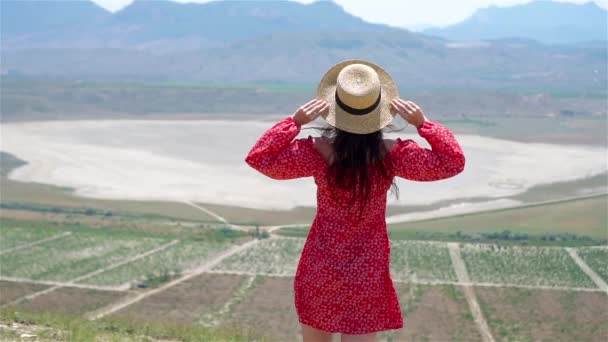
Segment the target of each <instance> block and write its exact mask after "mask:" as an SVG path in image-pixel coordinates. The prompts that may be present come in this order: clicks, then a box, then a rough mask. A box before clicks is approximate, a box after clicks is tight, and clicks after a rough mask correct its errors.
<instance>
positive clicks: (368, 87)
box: [336, 63, 380, 109]
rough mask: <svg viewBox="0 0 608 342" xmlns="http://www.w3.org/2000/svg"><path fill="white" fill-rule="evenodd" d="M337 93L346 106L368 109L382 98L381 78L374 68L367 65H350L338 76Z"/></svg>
mask: <svg viewBox="0 0 608 342" xmlns="http://www.w3.org/2000/svg"><path fill="white" fill-rule="evenodd" d="M336 92H337V95H338V97H339V98H340V100H341V101H342V102H344V103H345V104H346V105H348V106H350V107H352V108H356V109H364V108H368V107H370V106H372V105H373V104H374V103H375V102H376V101H377V100H378V96H380V78H379V77H378V73H376V71H375V70H374V69H373V68H371V67H369V66H367V65H365V64H358V63H355V64H350V65H348V66H345V67H344V68H343V69H342V70H341V71H340V73H339V74H338V78H337V80H336Z"/></svg>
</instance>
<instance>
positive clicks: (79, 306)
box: [16, 287, 128, 315]
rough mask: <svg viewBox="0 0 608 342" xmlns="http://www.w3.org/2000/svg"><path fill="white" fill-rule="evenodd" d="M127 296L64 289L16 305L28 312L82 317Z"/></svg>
mask: <svg viewBox="0 0 608 342" xmlns="http://www.w3.org/2000/svg"><path fill="white" fill-rule="evenodd" d="M127 295H128V294H127V293H126V292H123V291H103V290H94V289H83V288H77V287H62V288H59V289H56V290H54V291H52V292H49V293H45V294H43V295H40V296H37V297H34V298H32V299H26V300H24V301H23V302H21V303H18V304H16V305H17V307H18V308H20V309H22V310H28V311H36V312H55V313H62V314H67V315H82V314H85V313H87V312H90V311H94V310H97V309H99V308H101V307H103V306H106V305H108V304H110V303H112V302H115V301H117V300H119V299H121V298H122V297H125V296H127Z"/></svg>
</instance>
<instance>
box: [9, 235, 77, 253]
mask: <svg viewBox="0 0 608 342" xmlns="http://www.w3.org/2000/svg"><path fill="white" fill-rule="evenodd" d="M68 235H72V232H65V233H61V234H58V235H54V236H51V237H48V238H45V239H41V240H38V241H33V242H29V243H25V244H23V245H19V246H15V247H11V248H9V249H5V250H3V251H0V255H2V254H4V253H9V252H14V251H18V250H20V249H23V248H28V247H32V246H36V245H39V244H41V243H44V242H48V241H52V240H57V239H61V238H63V237H66V236H68Z"/></svg>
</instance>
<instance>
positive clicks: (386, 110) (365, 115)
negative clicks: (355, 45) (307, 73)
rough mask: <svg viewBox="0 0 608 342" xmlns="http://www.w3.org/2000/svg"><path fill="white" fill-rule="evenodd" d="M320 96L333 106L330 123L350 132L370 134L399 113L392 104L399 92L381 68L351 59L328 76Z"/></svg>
mask: <svg viewBox="0 0 608 342" xmlns="http://www.w3.org/2000/svg"><path fill="white" fill-rule="evenodd" d="M317 97H318V98H319V99H323V100H325V101H327V102H328V103H329V111H328V112H327V113H326V114H325V113H324V114H323V118H324V119H325V121H327V123H328V124H330V125H332V126H334V127H337V128H339V129H341V130H343V131H347V132H350V133H356V134H367V133H372V132H375V131H378V130H380V129H382V128H384V127H386V126H387V125H388V124H389V123H391V121H392V120H393V118H394V117H395V114H396V113H393V112H392V110H391V106H390V103H391V101H392V100H393V99H395V98H397V97H399V91H398V90H397V85H396V84H395V81H393V79H392V78H391V77H390V76H389V74H388V73H387V72H386V71H385V70H384V69H382V68H381V67H380V66H378V65H376V64H374V63H371V62H368V61H364V60H348V61H344V62H341V63H338V64H336V65H334V66H333V67H331V68H330V69H329V71H327V72H326V73H325V75H324V76H323V78H321V82H319V87H318V88H317Z"/></svg>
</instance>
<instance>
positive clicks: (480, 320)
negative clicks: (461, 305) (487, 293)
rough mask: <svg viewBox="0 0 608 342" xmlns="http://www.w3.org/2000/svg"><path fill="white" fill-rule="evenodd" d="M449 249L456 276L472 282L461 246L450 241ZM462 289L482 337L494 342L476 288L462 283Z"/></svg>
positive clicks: (486, 341)
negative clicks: (478, 300) (461, 252)
mask: <svg viewBox="0 0 608 342" xmlns="http://www.w3.org/2000/svg"><path fill="white" fill-rule="evenodd" d="M447 245H448V250H449V252H450V258H451V259H452V266H453V267H454V271H455V272H456V277H457V278H458V281H459V282H463V283H469V284H470V283H471V279H469V274H468V272H467V267H466V265H465V263H464V260H462V256H461V255H460V246H459V245H458V243H455V242H449V243H448V244H447ZM462 290H463V292H464V296H465V298H466V300H467V303H469V310H470V311H471V314H472V315H473V318H474V320H475V322H476V323H477V328H478V329H479V333H480V334H481V338H482V339H483V340H484V341H485V342H494V337H493V336H492V332H491V331H490V327H489V326H488V323H487V322H486V319H485V318H484V317H483V312H482V311H481V308H480V307H479V303H478V302H477V296H476V295H475V290H474V289H473V286H471V285H462Z"/></svg>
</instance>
